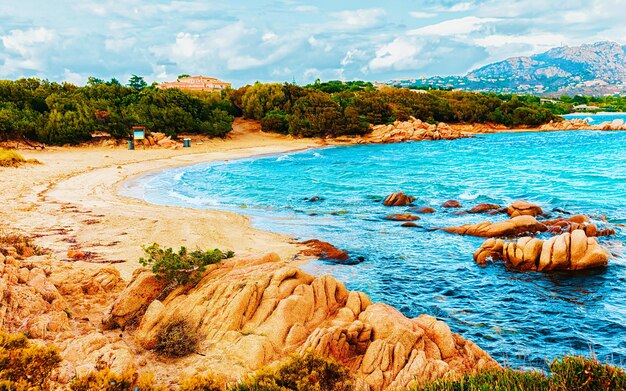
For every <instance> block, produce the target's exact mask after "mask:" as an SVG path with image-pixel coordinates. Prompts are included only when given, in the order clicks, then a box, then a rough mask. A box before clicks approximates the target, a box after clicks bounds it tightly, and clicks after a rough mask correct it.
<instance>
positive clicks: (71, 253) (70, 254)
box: [67, 250, 86, 260]
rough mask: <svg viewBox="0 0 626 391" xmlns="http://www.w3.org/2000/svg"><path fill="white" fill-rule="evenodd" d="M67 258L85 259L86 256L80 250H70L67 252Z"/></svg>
mask: <svg viewBox="0 0 626 391" xmlns="http://www.w3.org/2000/svg"><path fill="white" fill-rule="evenodd" d="M67 257H68V258H70V259H74V260H81V259H85V257H86V254H85V253H84V252H82V251H80V250H69V251H68V252H67Z"/></svg>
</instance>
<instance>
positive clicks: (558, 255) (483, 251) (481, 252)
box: [474, 229, 609, 271]
mask: <svg viewBox="0 0 626 391" xmlns="http://www.w3.org/2000/svg"><path fill="white" fill-rule="evenodd" d="M489 259H492V260H502V261H504V263H505V264H506V265H507V266H509V267H512V268H514V269H518V270H538V271H550V270H583V269H593V268H598V267H604V266H606V265H607V263H608V259H609V252H608V251H607V250H606V249H604V248H603V247H602V246H600V244H598V240H597V239H596V238H593V237H588V236H587V235H586V234H585V231H584V230H582V229H577V230H574V231H572V233H571V234H570V233H569V232H566V233H564V234H561V235H558V236H554V237H552V238H550V239H548V240H545V241H544V240H541V239H538V238H533V237H529V236H526V237H523V238H519V239H518V240H516V241H504V240H502V239H493V238H491V239H488V240H487V241H485V243H483V245H482V246H481V247H480V248H479V249H478V250H477V251H476V252H475V253H474V260H475V261H476V263H478V264H481V265H484V264H486V262H487V261H488V260H489Z"/></svg>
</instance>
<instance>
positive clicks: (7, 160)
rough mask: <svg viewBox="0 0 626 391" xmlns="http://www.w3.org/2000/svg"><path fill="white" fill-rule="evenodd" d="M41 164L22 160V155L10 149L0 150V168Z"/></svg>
mask: <svg viewBox="0 0 626 391" xmlns="http://www.w3.org/2000/svg"><path fill="white" fill-rule="evenodd" d="M27 163H31V164H41V162H40V161H39V160H36V159H28V160H26V159H24V157H23V156H22V155H20V154H19V153H18V152H15V151H13V150H10V149H4V148H0V167H19V166H21V165H22V164H27Z"/></svg>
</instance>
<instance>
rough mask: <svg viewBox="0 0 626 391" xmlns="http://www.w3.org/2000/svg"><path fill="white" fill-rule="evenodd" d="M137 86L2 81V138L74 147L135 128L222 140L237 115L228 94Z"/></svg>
mask: <svg viewBox="0 0 626 391" xmlns="http://www.w3.org/2000/svg"><path fill="white" fill-rule="evenodd" d="M139 87H140V85H139V84H137V85H136V86H135V88H133V87H124V86H122V85H121V84H120V83H119V82H117V80H115V79H112V80H111V81H110V82H104V81H103V80H100V79H97V78H90V79H89V82H88V85H87V86H85V87H76V86H74V85H71V84H68V83H63V84H58V83H50V82H47V81H41V80H38V79H20V80H16V81H0V140H7V139H18V138H22V137H27V138H30V139H34V140H36V141H40V142H43V143H47V144H76V143H80V142H83V141H87V140H89V139H90V138H91V134H92V133H93V132H97V131H99V132H108V133H109V134H111V136H113V137H118V138H121V137H128V136H129V135H130V130H131V127H132V126H134V125H142V126H145V127H146V128H147V129H148V130H150V131H160V132H164V133H166V134H168V135H170V136H173V137H176V136H177V135H178V134H180V133H181V132H185V133H197V134H206V135H208V136H219V137H222V136H224V135H225V134H226V133H228V132H229V131H230V130H231V128H232V121H233V117H232V115H233V114H235V113H237V112H238V109H237V108H236V107H234V106H233V105H232V104H231V101H230V99H229V98H228V97H227V96H228V94H230V93H231V92H230V91H223V92H212V93H209V92H185V91H181V90H177V89H168V90H160V89H157V88H154V87H140V88H139Z"/></svg>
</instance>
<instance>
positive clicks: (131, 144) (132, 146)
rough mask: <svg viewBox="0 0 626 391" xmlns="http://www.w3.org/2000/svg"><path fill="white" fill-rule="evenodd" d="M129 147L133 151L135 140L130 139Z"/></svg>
mask: <svg viewBox="0 0 626 391" xmlns="http://www.w3.org/2000/svg"><path fill="white" fill-rule="evenodd" d="M128 149H129V150H131V151H132V150H133V149H135V143H134V142H133V140H128Z"/></svg>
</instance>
